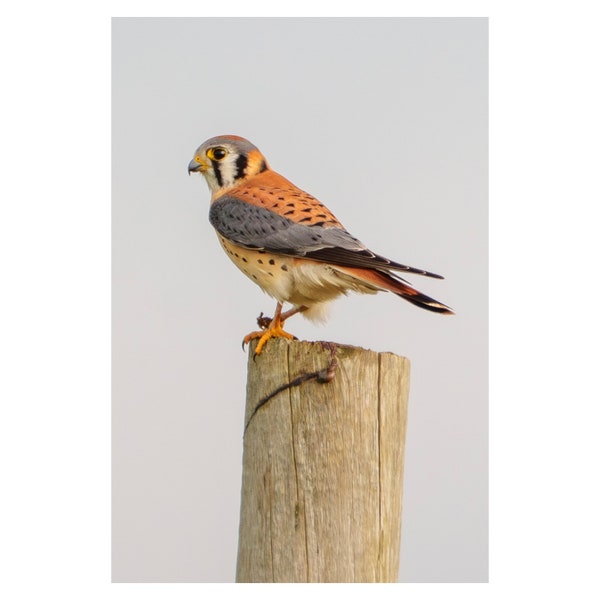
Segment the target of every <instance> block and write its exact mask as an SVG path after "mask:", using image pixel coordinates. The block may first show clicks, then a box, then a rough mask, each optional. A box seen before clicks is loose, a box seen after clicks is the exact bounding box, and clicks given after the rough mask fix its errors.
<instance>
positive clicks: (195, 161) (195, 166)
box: [188, 156, 206, 175]
mask: <svg viewBox="0 0 600 600" xmlns="http://www.w3.org/2000/svg"><path fill="white" fill-rule="evenodd" d="M198 171H200V173H204V171H206V163H205V162H204V161H203V160H202V159H201V158H198V157H197V156H194V158H192V160H190V164H189V165H188V175H191V174H192V173H197V172H198Z"/></svg>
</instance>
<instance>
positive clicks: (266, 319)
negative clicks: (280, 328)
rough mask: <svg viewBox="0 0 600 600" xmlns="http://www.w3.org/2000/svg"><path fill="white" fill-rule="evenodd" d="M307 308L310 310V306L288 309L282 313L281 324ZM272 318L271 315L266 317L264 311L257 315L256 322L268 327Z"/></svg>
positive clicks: (264, 327)
mask: <svg viewBox="0 0 600 600" xmlns="http://www.w3.org/2000/svg"><path fill="white" fill-rule="evenodd" d="M305 310H308V306H296V307H295V308H290V310H286V311H285V312H284V313H281V316H280V317H279V318H280V319H281V324H282V325H283V323H284V321H287V320H288V319H289V318H290V317H293V316H294V315H295V314H297V313H299V312H304V311H305ZM272 320H273V319H272V318H271V317H265V316H263V314H262V313H260V315H258V317H256V322H257V323H258V326H259V327H260V328H261V329H267V328H268V327H269V325H270V323H271V321H272Z"/></svg>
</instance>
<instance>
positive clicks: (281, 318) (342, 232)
mask: <svg viewBox="0 0 600 600" xmlns="http://www.w3.org/2000/svg"><path fill="white" fill-rule="evenodd" d="M192 173H201V174H202V175H203V176H204V179H205V180H206V182H207V184H208V188H209V190H210V192H211V202H210V209H209V221H210V223H211V225H212V226H213V227H214V229H215V230H216V233H217V237H218V240H219V242H220V244H221V246H222V248H223V250H224V251H225V252H226V253H227V255H228V256H229V258H230V259H231V260H232V261H233V263H234V264H235V265H236V266H237V267H238V268H239V269H240V270H241V271H242V272H243V273H244V274H245V275H246V276H247V277H248V278H250V279H251V280H252V281H254V283H256V284H257V285H258V286H260V287H261V288H262V290H263V291H264V292H266V293H267V294H268V295H269V296H271V297H273V298H274V299H275V300H276V301H277V305H276V307H275V312H274V315H273V318H272V319H271V318H268V317H263V316H262V313H261V315H260V316H259V317H258V319H257V321H258V325H259V326H260V330H259V331H253V332H251V333H249V334H248V335H246V336H245V337H244V338H243V341H242V347H244V346H245V345H246V344H248V343H249V342H250V341H251V340H254V339H258V343H257V345H256V348H255V350H254V352H255V355H259V354H260V353H261V352H262V350H263V348H264V346H265V344H266V343H267V341H268V340H270V339H272V338H276V337H283V338H286V339H294V336H293V335H292V334H290V333H289V332H287V331H285V330H284V328H283V327H284V323H285V321H286V320H287V319H288V318H290V317H291V316H292V315H294V314H297V313H302V314H303V315H304V316H305V317H307V318H309V319H311V320H322V319H323V318H324V315H325V313H326V311H325V308H326V306H327V304H328V303H329V302H330V301H331V300H333V299H335V298H336V297H338V296H340V295H345V294H347V293H348V292H350V291H353V292H359V293H366V294H375V293H377V292H381V291H389V292H392V293H394V294H396V295H397V296H399V297H400V298H403V299H404V300H407V301H408V302H410V303H412V304H414V305H416V306H418V307H420V308H424V309H426V310H429V311H432V312H436V313H440V314H454V313H453V311H452V309H450V308H449V307H448V306H446V305H445V304H442V303H441V302H438V301H437V300H434V299H433V298H430V297H429V296H426V295H425V294H423V293H422V292H420V291H418V290H417V289H416V288H414V287H413V286H412V285H411V284H410V283H409V282H408V281H406V280H405V279H403V278H402V277H400V276H399V275H398V274H397V273H398V272H400V273H403V274H404V273H411V274H418V275H424V276H426V277H433V278H436V279H443V277H442V276H441V275H436V274H435V273H432V272H430V271H426V270H424V269H417V268H414V267H409V266H407V265H403V264H400V263H398V262H395V261H393V260H390V259H388V258H385V257H383V256H380V255H379V254H376V253H375V252H373V251H372V250H370V249H369V248H367V246H365V245H364V244H363V243H362V242H361V241H359V240H358V239H357V238H356V237H354V236H353V235H351V234H350V233H349V232H348V231H347V230H346V229H345V228H344V226H343V225H342V223H341V222H340V221H339V220H338V219H337V218H336V217H335V216H334V215H333V213H332V212H331V211H330V210H329V209H328V208H327V207H326V206H325V204H323V203H322V202H320V201H319V200H318V199H317V198H315V197H314V196H311V195H310V194H308V193H307V192H305V191H303V190H301V189H300V188H299V187H297V186H296V185H294V184H293V183H291V182H290V181H288V180H287V179H286V178H285V177H283V176H282V175H280V174H279V173H277V172H276V171H274V170H272V169H271V168H270V166H269V163H268V162H267V160H266V158H265V157H264V155H263V154H262V152H261V151H260V150H259V149H258V148H257V147H256V146H255V145H254V144H253V143H252V142H250V141H248V140H247V139H245V138H243V137H240V136H237V135H221V136H217V137H212V138H210V139H208V140H207V141H205V142H204V143H203V144H202V145H201V146H199V147H198V148H197V149H196V151H195V152H194V156H193V158H192V160H191V161H190V162H189V164H188V174H192ZM284 303H288V304H290V305H291V308H290V309H289V310H287V311H285V312H284V311H283V305H284Z"/></svg>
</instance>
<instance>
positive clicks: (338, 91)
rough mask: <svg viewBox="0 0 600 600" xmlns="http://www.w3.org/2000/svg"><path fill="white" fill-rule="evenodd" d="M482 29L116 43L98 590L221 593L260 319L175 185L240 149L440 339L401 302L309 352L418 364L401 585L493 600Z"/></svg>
mask: <svg viewBox="0 0 600 600" xmlns="http://www.w3.org/2000/svg"><path fill="white" fill-rule="evenodd" d="M487 63H488V61H487V20H486V19H460V18H452V19H392V18H386V19H114V20H113V90H112V94H113V208H112V219H113V223H112V234H113V332H112V335H113V368H112V380H113V411H112V420H113V581H115V582H228V581H233V579H234V576H235V560H236V551H237V547H236V545H237V527H238V517H239V492H240V484H241V455H242V431H243V414H244V393H245V372H246V360H247V356H246V354H244V353H243V352H242V351H241V348H240V343H241V338H242V337H243V335H244V334H246V333H248V332H249V331H250V330H252V329H254V326H255V318H256V316H257V315H258V313H259V312H261V311H264V312H265V313H267V314H271V313H272V311H273V308H274V301H273V300H272V299H270V298H269V297H267V296H266V295H264V294H263V293H262V291H261V290H260V289H259V288H258V287H256V286H254V285H253V284H252V283H251V282H250V281H249V280H248V279H247V278H246V277H245V276H244V275H243V274H242V273H241V272H239V271H238V270H237V269H236V268H235V267H234V266H233V264H232V263H230V262H229V259H228V258H227V257H226V256H225V255H224V253H223V252H222V250H221V249H220V247H219V245H218V242H217V240H216V237H215V235H214V232H213V231H212V228H211V227H210V225H209V223H208V221H207V213H208V203H209V193H208V189H207V187H206V184H205V182H204V181H203V180H202V178H201V177H199V176H195V177H188V176H187V172H186V167H187V164H188V162H189V160H190V159H191V158H192V155H193V152H194V150H195V148H196V147H197V146H198V145H199V144H200V143H202V142H203V141H204V140H205V139H207V138H209V137H212V136H214V135H220V134H225V133H228V134H229V133H230V134H237V135H242V136H244V137H247V138H248V139H250V140H251V141H252V142H254V143H255V144H256V145H257V146H258V147H259V148H260V149H261V150H262V152H263V153H264V154H265V155H266V157H267V159H268V160H269V162H270V164H271V167H272V168H274V169H275V170H277V171H279V172H281V173H282V174H283V175H284V176H285V177H287V178H288V179H290V180H291V181H293V182H294V183H296V184H297V185H298V186H299V187H301V188H303V189H305V190H306V191H308V192H310V193H311V194H313V195H315V196H317V197H318V198H319V199H320V200H321V201H323V202H325V203H326V204H327V205H328V207H329V208H330V209H331V210H332V211H333V212H334V214H335V215H336V216H337V217H338V218H339V219H340V220H341V221H342V222H343V223H344V225H345V226H346V228H347V229H348V230H349V231H350V232H351V233H353V234H354V235H355V236H357V237H358V238H359V239H361V240H362V241H363V242H364V243H366V244H367V245H368V246H369V247H371V248H372V249H373V250H375V251H377V252H379V253H381V254H383V255H385V256H389V257H390V258H393V259H395V260H398V261H400V262H404V263H406V264H410V265H413V266H416V267H421V268H425V269H430V270H432V271H435V272H438V273H441V274H443V275H444V276H445V277H446V279H445V280H444V281H436V280H430V279H425V278H418V277H416V276H415V277H410V278H409V280H410V281H411V282H412V283H414V284H415V285H416V286H417V287H419V289H421V290H422V291H424V292H425V293H429V294H430V295H432V296H433V297H435V298H437V299H439V300H441V301H442V302H445V303H447V304H449V305H450V306H452V307H453V308H454V309H455V310H456V312H457V314H456V316H453V317H443V316H440V315H436V314H433V313H429V312H426V311H422V310H419V309H417V308H416V307H413V306H412V305H410V304H408V303H406V302H403V301H401V300H400V299H398V298H397V297H395V296H393V295H392V294H380V295H377V296H375V297H372V296H351V297H347V298H343V299H340V300H339V301H337V302H336V303H335V304H334V305H333V307H332V310H331V317H330V319H329V321H328V322H327V323H326V324H325V325H322V326H317V325H313V324H311V323H309V322H307V321H305V320H304V319H302V317H295V318H294V319H293V320H290V322H289V323H288V326H287V328H288V329H289V330H290V331H292V332H293V333H294V334H295V335H297V336H298V337H299V338H300V339H308V340H318V339H328V340H335V341H337V342H340V343H348V344H354V345H360V346H363V347H367V348H372V349H374V350H377V351H392V352H395V353H396V354H400V355H404V356H407V357H409V358H410V360H411V364H412V377H411V392H410V400H409V418H408V433H407V448H406V464H405V479H404V509H403V522H402V546H401V560H400V563H401V564H400V581H403V582H484V581H487V578H488V558H487V556H488V551H487V548H488V534H487V518H488V452H487V439H488V433H487V432H488V429H487V426H488V424H487V414H488V400H487V392H488V389H487V386H488V378H487V368H488V367H487V359H488V350H487V314H488V297H487V280H488V270H487V262H488V261H487V214H488V205H487V160H488V155H487V127H488V126H487V101H488V96H487V68H488V66H487Z"/></svg>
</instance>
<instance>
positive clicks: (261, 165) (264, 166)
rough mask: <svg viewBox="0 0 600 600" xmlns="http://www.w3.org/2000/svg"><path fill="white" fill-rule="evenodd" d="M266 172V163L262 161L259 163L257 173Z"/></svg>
mask: <svg viewBox="0 0 600 600" xmlns="http://www.w3.org/2000/svg"><path fill="white" fill-rule="evenodd" d="M266 170H267V163H266V162H265V161H264V160H263V161H262V162H261V163H260V171H259V173H264V172H265V171H266Z"/></svg>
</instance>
